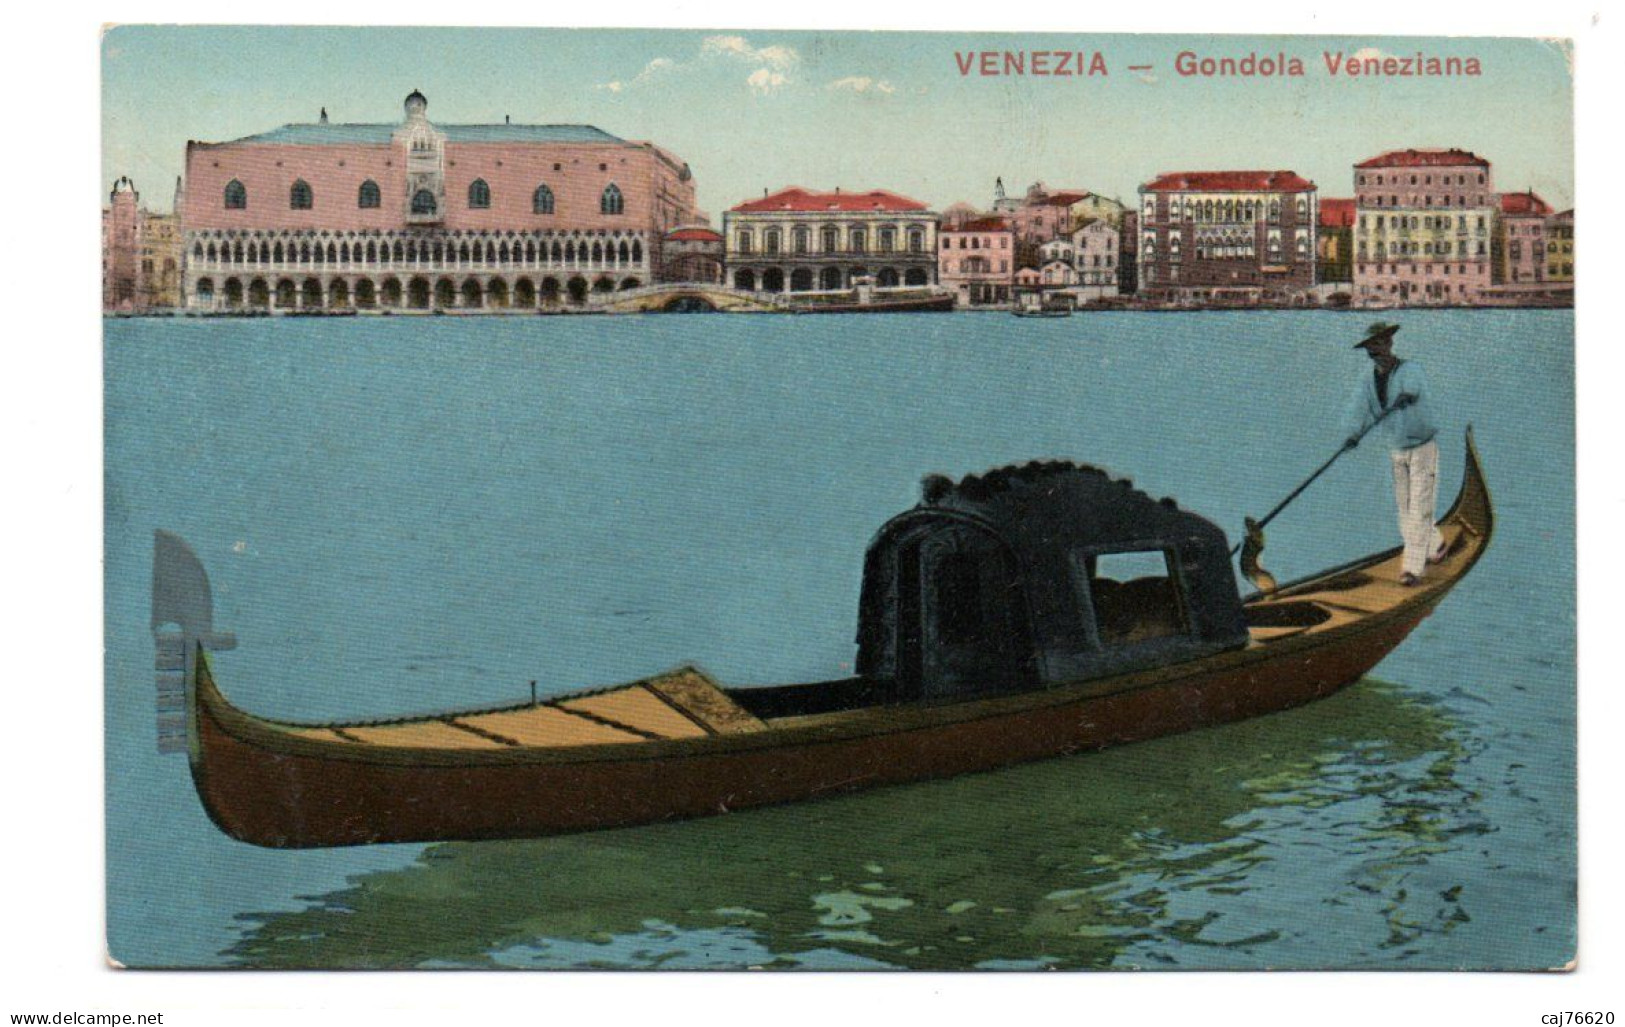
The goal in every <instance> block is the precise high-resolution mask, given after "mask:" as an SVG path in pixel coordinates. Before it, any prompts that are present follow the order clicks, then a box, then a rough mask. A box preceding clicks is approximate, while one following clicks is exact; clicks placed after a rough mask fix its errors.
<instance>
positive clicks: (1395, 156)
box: [1354, 147, 1490, 171]
mask: <svg viewBox="0 0 1625 1027" xmlns="http://www.w3.org/2000/svg"><path fill="white" fill-rule="evenodd" d="M1354 166H1355V168H1357V169H1359V170H1361V171H1365V170H1369V169H1371V168H1460V167H1480V168H1488V167H1489V166H1490V162H1489V161H1487V160H1485V159H1484V158H1483V157H1480V156H1479V155H1478V154H1476V153H1473V152H1472V151H1471V150H1459V149H1456V148H1455V147H1451V148H1450V149H1448V150H1389V151H1387V152H1386V153H1379V154H1377V155H1376V156H1375V157H1370V158H1367V159H1366V160H1363V161H1361V162H1360V163H1358V164H1356V165H1354Z"/></svg>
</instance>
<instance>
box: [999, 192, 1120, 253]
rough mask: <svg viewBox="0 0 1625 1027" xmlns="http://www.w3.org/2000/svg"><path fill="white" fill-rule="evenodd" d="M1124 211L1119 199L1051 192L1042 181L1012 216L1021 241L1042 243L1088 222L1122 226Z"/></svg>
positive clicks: (1080, 193) (1067, 234)
mask: <svg viewBox="0 0 1625 1027" xmlns="http://www.w3.org/2000/svg"><path fill="white" fill-rule="evenodd" d="M1007 202H1008V201H1007ZM995 209H998V201H997V200H995ZM1124 210H1125V208H1124V206H1123V204H1121V203H1119V202H1118V201H1117V200H1114V199H1111V198H1110V197H1106V196H1101V195H1100V194H1098V193H1095V192H1091V191H1089V190H1087V189H1064V190H1060V191H1057V192H1051V191H1050V190H1049V188H1048V187H1047V186H1046V185H1045V184H1044V183H1043V182H1034V183H1033V184H1032V185H1031V186H1029V187H1028V189H1027V195H1026V196H1025V197H1024V198H1023V199H1022V201H1021V202H1020V203H1019V204H1017V205H1016V206H1015V207H1014V209H1013V210H1011V212H1010V217H1011V223H1012V224H1013V225H1014V226H1015V229H1016V236H1017V238H1018V239H1020V240H1021V241H1022V242H1028V243H1034V244H1042V243H1046V242H1049V241H1050V240H1051V239H1060V238H1065V237H1067V236H1070V235H1071V234H1072V233H1073V232H1075V231H1077V230H1078V228H1080V227H1081V226H1082V225H1083V223H1084V222H1085V221H1090V220H1098V221H1106V222H1108V223H1110V224H1111V225H1112V226H1113V227H1117V226H1119V225H1121V224H1122V221H1123V213H1124Z"/></svg>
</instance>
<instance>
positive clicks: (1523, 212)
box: [1490, 189, 1552, 285]
mask: <svg viewBox="0 0 1625 1027" xmlns="http://www.w3.org/2000/svg"><path fill="white" fill-rule="evenodd" d="M1499 199H1500V208H1501V209H1500V214H1501V216H1500V217H1498V218H1496V221H1495V234H1494V236H1493V238H1492V241H1491V245H1490V253H1491V255H1492V257H1493V258H1494V259H1493V268H1492V270H1491V276H1492V278H1493V279H1494V281H1495V283H1496V284H1497V285H1522V284H1526V283H1529V282H1543V281H1545V279H1546V222H1547V219H1548V218H1550V217H1551V216H1552V207H1551V204H1549V203H1547V202H1546V201H1545V200H1543V199H1541V198H1540V196H1539V195H1537V194H1536V193H1535V192H1534V190H1532V189H1531V190H1525V191H1524V192H1521V193H1502V194H1501V196H1500V198H1499Z"/></svg>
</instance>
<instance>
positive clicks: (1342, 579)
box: [1247, 517, 1478, 648]
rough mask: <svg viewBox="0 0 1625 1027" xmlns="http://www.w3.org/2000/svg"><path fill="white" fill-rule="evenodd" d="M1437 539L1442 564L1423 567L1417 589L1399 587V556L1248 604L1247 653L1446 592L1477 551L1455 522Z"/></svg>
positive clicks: (1446, 524) (1445, 525)
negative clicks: (1442, 553) (1441, 546)
mask: <svg viewBox="0 0 1625 1027" xmlns="http://www.w3.org/2000/svg"><path fill="white" fill-rule="evenodd" d="M1439 534H1440V535H1442V536H1443V537H1444V543H1445V558H1444V559H1443V560H1441V561H1440V562H1438V563H1436V564H1431V565H1429V567H1428V570H1427V574H1425V575H1424V576H1423V578H1422V582H1421V584H1419V585H1412V586H1408V587H1407V586H1405V585H1402V584H1400V582H1399V576H1400V573H1401V570H1402V559H1403V554H1401V553H1399V552H1395V553H1393V554H1392V555H1390V556H1388V557H1387V558H1386V559H1384V560H1381V561H1379V562H1376V563H1371V564H1366V565H1363V566H1359V567H1355V568H1351V569H1349V570H1347V571H1344V572H1341V573H1337V574H1333V575H1330V576H1328V577H1326V578H1324V579H1321V580H1319V581H1315V582H1310V583H1308V584H1305V585H1302V586H1298V587H1287V588H1284V589H1282V590H1281V591H1279V592H1277V593H1275V594H1274V595H1270V596H1263V597H1260V598H1258V599H1256V600H1253V601H1252V602H1249V603H1248V604H1247V612H1248V615H1249V617H1251V618H1253V620H1254V623H1253V625H1252V627H1251V628H1250V629H1249V633H1250V634H1251V635H1252V641H1251V642H1250V643H1249V646H1248V647H1249V648H1257V647H1259V646H1263V645H1267V644H1269V643H1270V642H1274V641H1278V640H1280V639H1283V638H1292V637H1294V636H1297V635H1305V634H1314V633H1320V632H1324V631H1328V630H1331V629H1333V628H1337V627H1341V626H1342V625H1345V624H1349V623H1351V622H1353V621H1357V620H1360V619H1362V618H1364V617H1366V616H1369V615H1370V614H1373V613H1381V612H1383V611H1385V610H1391V609H1393V608H1394V607H1396V606H1398V605H1400V604H1401V603H1403V602H1405V601H1407V600H1410V599H1415V598H1418V597H1421V596H1425V595H1427V594H1428V593H1429V592H1431V591H1435V590H1437V589H1439V588H1448V587H1449V586H1451V585H1453V584H1454V583H1455V581H1456V579H1457V578H1459V577H1460V576H1461V574H1462V573H1464V572H1465V571H1464V568H1463V567H1462V566H1461V564H1463V563H1466V562H1470V561H1471V560H1473V559H1475V558H1476V556H1477V548H1478V547H1475V546H1472V545H1470V544H1469V543H1470V542H1471V541H1472V540H1473V537H1474V531H1473V529H1472V528H1471V527H1469V526H1468V524H1467V523H1466V522H1465V521H1463V520H1461V519H1459V518H1456V517H1450V518H1447V519H1446V520H1445V521H1444V522H1443V523H1441V524H1440V525H1439ZM1272 622H1273V623H1272Z"/></svg>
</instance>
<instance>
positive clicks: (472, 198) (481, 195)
mask: <svg viewBox="0 0 1625 1027" xmlns="http://www.w3.org/2000/svg"><path fill="white" fill-rule="evenodd" d="M490 206H491V187H490V186H488V185H486V184H485V179H483V178H476V179H475V180H474V181H472V182H470V183H469V185H468V208H469V209H470V210H485V209H487V208H488V207H490Z"/></svg>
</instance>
